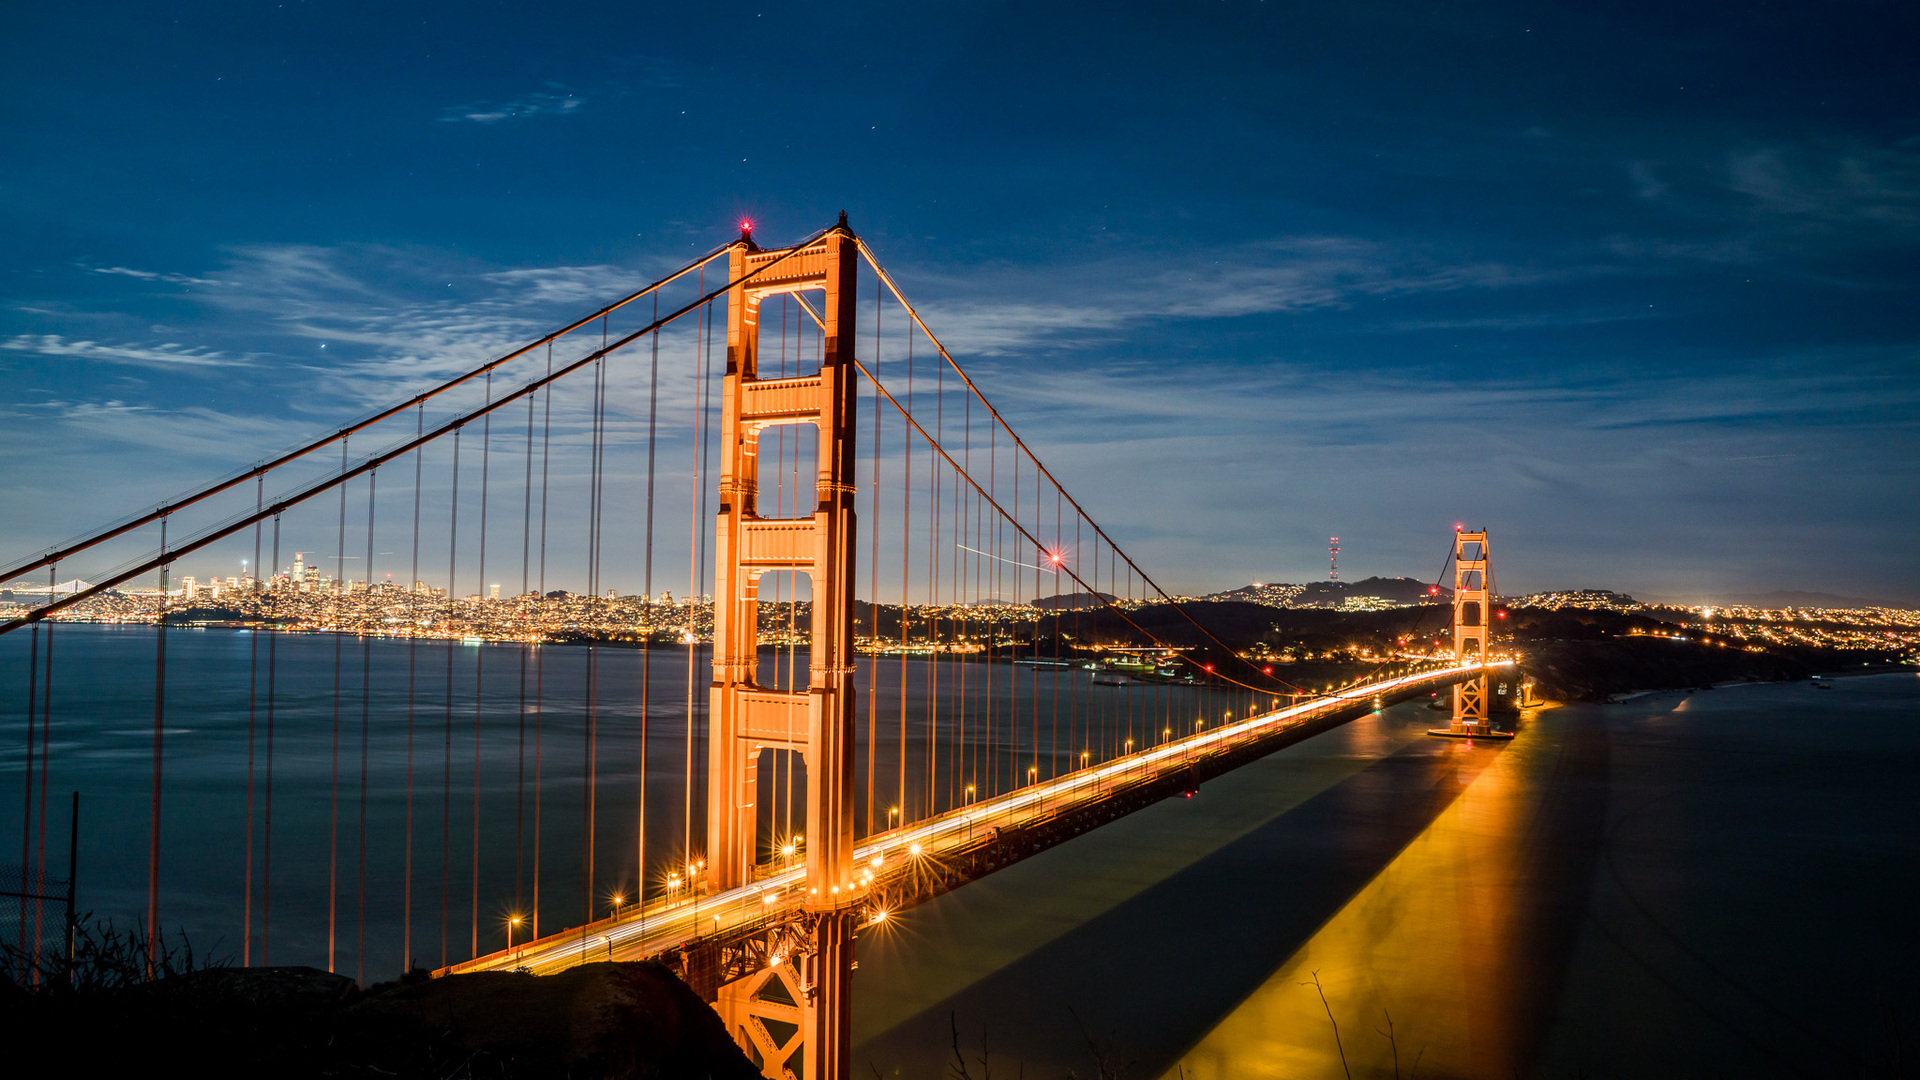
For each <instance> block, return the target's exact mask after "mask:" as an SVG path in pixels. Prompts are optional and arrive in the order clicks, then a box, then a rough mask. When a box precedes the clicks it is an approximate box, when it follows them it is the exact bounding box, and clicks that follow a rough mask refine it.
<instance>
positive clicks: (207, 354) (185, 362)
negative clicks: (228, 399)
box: [0, 334, 255, 369]
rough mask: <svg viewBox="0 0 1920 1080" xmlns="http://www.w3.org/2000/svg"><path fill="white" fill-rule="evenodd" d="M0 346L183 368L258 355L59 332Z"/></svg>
mask: <svg viewBox="0 0 1920 1080" xmlns="http://www.w3.org/2000/svg"><path fill="white" fill-rule="evenodd" d="M0 349H6V350H8V351H11V352H25V353H35V354H37V355H40V356H57V357H63V358H67V359H74V360H91V361H98V362H101V363H108V364H131V365H133V366H135V367H148V368H162V369H167V368H182V367H209V368H211V367H246V366H249V365H251V364H252V363H253V362H254V360H255V358H254V357H252V356H240V355H236V354H233V353H228V352H221V351H218V350H214V349H206V348H201V347H199V346H190V345H181V344H177V343H175V342H170V341H163V342H155V343H151V344H120V345H112V344H104V343H101V342H98V341H82V340H77V339H73V338H68V337H65V336H63V335H60V334H15V335H14V336H13V337H11V338H8V339H7V340H5V341H0Z"/></svg>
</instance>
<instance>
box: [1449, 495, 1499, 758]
mask: <svg viewBox="0 0 1920 1080" xmlns="http://www.w3.org/2000/svg"><path fill="white" fill-rule="evenodd" d="M1492 599H1493V563H1492V562H1491V560H1490V559H1489V558H1488V552H1487V534H1486V531H1485V530H1482V531H1480V532H1465V531H1462V530H1455V532H1454V534H1453V658H1454V659H1455V660H1456V661H1458V662H1459V663H1462V664H1470V663H1484V662H1485V661H1486V659H1487V644H1488V640H1489V637H1490V634H1491V630H1492V627H1491V623H1492V621H1493V612H1492V603H1491V601H1492ZM1489 730H1490V729H1489V727H1488V725H1487V673H1486V672H1485V671H1484V670H1482V671H1481V672H1480V674H1478V675H1475V676H1474V677H1473V678H1471V679H1467V680H1466V681H1464V682H1459V683H1455V684H1454V687H1453V724H1452V726H1451V732H1452V733H1453V734H1461V735H1484V734H1486V733H1487V732H1488V731H1489Z"/></svg>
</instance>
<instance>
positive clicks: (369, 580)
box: [353, 471, 380, 986]
mask: <svg viewBox="0 0 1920 1080" xmlns="http://www.w3.org/2000/svg"><path fill="white" fill-rule="evenodd" d="M379 475H380V474H379V472H378V471H375V472H370V473H368V474H367V565H366V571H367V577H366V599H367V605H366V606H367V610H369V611H372V610H377V608H375V606H374V604H373V602H372V601H373V509H374V502H373V496H374V486H375V485H374V482H375V478H376V477H378V476H379ZM372 712H373V627H371V626H365V625H363V626H361V627H360V822H359V832H360V837H359V844H358V854H359V869H358V871H357V873H356V875H355V881H356V884H355V888H354V894H355V896H356V897H357V899H358V904H357V911H356V914H355V916H354V944H353V972H354V974H353V981H354V982H357V983H359V984H360V985H362V986H365V985H366V984H367V766H368V763H369V758H368V745H367V744H368V739H369V738H370V736H371V734H372V727H373V724H372V721H373V716H372Z"/></svg>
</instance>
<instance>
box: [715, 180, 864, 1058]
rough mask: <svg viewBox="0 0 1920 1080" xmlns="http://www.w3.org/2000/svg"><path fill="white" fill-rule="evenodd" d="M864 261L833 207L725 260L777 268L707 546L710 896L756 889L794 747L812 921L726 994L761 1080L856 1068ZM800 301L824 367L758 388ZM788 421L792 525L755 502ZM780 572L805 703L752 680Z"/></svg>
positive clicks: (802, 921) (750, 345) (727, 417)
mask: <svg viewBox="0 0 1920 1080" xmlns="http://www.w3.org/2000/svg"><path fill="white" fill-rule="evenodd" d="M857 257H858V255H857V247H856V244H855V241H854V237H853V233H852V231H850V230H849V229H848V228H847V220H846V215H845V214H842V215H841V217H840V224H839V225H838V226H837V227H835V228H833V229H831V230H829V231H828V232H827V233H826V235H824V236H822V237H821V238H820V239H819V240H817V241H815V242H813V243H812V244H810V245H808V246H807V247H805V248H803V249H800V250H798V251H795V250H794V249H787V250H783V251H762V250H760V249H758V248H757V247H755V246H754V244H753V238H752V236H751V235H750V234H743V235H742V236H741V238H740V241H739V242H738V243H736V244H735V245H734V247H733V250H732V253H731V255H730V256H729V259H728V272H729V280H731V281H740V280H741V279H742V278H743V277H745V276H746V275H747V274H749V273H751V272H753V271H754V270H757V269H759V268H761V267H764V266H767V265H768V264H769V263H776V262H777V263H778V265H776V266H772V267H771V268H770V269H768V270H767V271H766V272H765V273H762V274H760V275H759V276H758V277H755V278H754V279H753V280H752V281H751V282H748V283H745V284H741V285H736V286H734V288H733V290H732V292H731V293H730V294H729V295H728V297H727V373H726V379H725V383H724V386H723V389H722V392H721V419H720V439H721V473H720V513H719V520H718V522H717V525H716V532H715V541H714V561H715V574H714V579H715V582H716V585H717V590H716V595H715V603H714V608H713V644H714V652H713V684H712V690H711V712H710V717H711V721H710V733H709V736H708V739H709V757H708V761H709V765H708V770H709V771H708V786H707V792H708V801H707V851H706V862H707V885H708V886H709V887H710V888H712V889H715V890H720V889H730V888H734V887H736V886H740V885H743V884H746V883H747V882H748V881H750V880H751V879H752V877H753V875H754V868H755V866H756V865H757V864H758V862H759V861H760V854H761V852H762V850H763V847H764V845H763V844H762V843H761V838H760V837H759V836H758V835H757V832H756V810H757V806H756V804H757V802H758V799H757V792H756V789H757V787H758V783H757V778H758V773H759V765H760V752H761V751H762V750H763V749H776V750H787V751H797V752H799V753H800V754H801V755H802V761H803V762H804V763H805V769H806V787H807V809H806V813H807V816H806V824H805V829H804V832H803V833H802V835H803V836H804V837H805V847H806V870H807V876H806V885H805V889H806V892H805V904H804V911H803V912H801V913H799V914H798V915H797V916H796V918H795V919H794V920H792V921H790V922H788V923H786V924H784V925H783V926H781V927H779V928H777V932H776V933H775V934H774V935H772V936H771V937H770V938H769V940H768V944H767V948H766V954H765V957H766V959H770V960H773V963H772V964H771V965H770V966H766V967H760V968H759V969H758V970H756V971H753V972H752V973H749V974H746V975H745V977H743V978H739V979H736V980H733V981H732V982H729V983H727V984H726V985H722V986H720V987H719V988H718V996H719V1010H720V1014H721V1016H722V1017H723V1018H724V1019H725V1020H726V1022H727V1026H728V1029H729V1034H731V1035H733V1036H734V1038H735V1039H736V1040H738V1041H739V1042H740V1043H741V1046H742V1048H743V1049H745V1050H746V1051H747V1052H748V1055H749V1056H750V1057H752V1058H754V1059H755V1060H756V1061H757V1062H759V1063H760V1064H761V1068H762V1071H763V1072H765V1074H766V1075H768V1076H770V1077H783V1076H788V1075H791V1076H793V1077H796V1078H798V1080H839V1078H844V1077H846V1076H848V1075H849V1067H850V1061H849V1059H848V1057H847V1055H848V1053H849V1051H850V1050H851V1047H850V1045H849V1041H850V1039H851V1036H852V1025H851V1017H852V1012H851V1007H850V1001H849V990H850V989H851V982H852V968H853V939H852V932H851V931H852V926H851V922H852V913H851V911H850V910H849V908H848V903H849V902H850V901H851V900H852V899H853V892H854V889H853V885H854V881H855V879H854V873H853V839H854V838H853V802H852V799H853V733H854V723H853V719H854V718H853V696H852V694H851V680H852V675H853V657H852V649H853V568H854V564H853V558H854V513H853V496H854V488H853V477H854V456H853V450H854V404H855V401H856V395H857V393H858V383H857V381H856V375H857V370H856V368H855V367H854V364H853V328H854V321H853V320H854V271H855V259H856V258H857ZM809 292H812V293H815V294H817V295H818V296H819V298H820V299H821V302H822V307H821V310H820V315H819V318H820V322H821V331H822V335H823V337H824V339H825V340H824V343H823V345H824V350H823V359H822V360H821V364H820V370H819V372H818V373H817V374H812V375H799V376H794V377H791V378H780V379H763V378H760V377H759V355H760V319H759V315H760V305H761V302H762V301H764V300H765V299H766V298H768V297H770V296H776V295H780V294H783V293H796V294H804V293H809ZM796 424H811V425H813V427H814V429H815V433H816V438H815V440H814V445H815V447H816V451H815V454H816V459H817V469H816V472H815V482H814V496H815V498H814V507H813V511H812V513H810V514H808V515H807V516H805V517H799V518H790V519H775V518H766V517H762V516H761V515H760V513H759V506H758V503H757V497H758V494H759V487H758V463H759V446H760V438H761V435H762V433H763V432H764V431H766V430H767V429H769V428H774V427H779V426H782V425H796ZM780 571H791V572H797V573H804V574H806V575H807V576H808V577H809V578H810V579H811V583H812V588H813V623H812V636H811V638H810V644H809V649H810V660H809V663H808V671H807V689H806V691H805V692H804V693H783V692H780V691H777V690H775V689H773V688H770V687H763V686H761V685H759V684H758V683H757V682H756V681H755V672H756V656H757V652H758V644H759V618H758V611H759V589H760V584H759V583H760V577H761V575H763V574H766V573H769V572H780ZM796 1028H797V1029H798V1030H795V1029H796ZM776 1033H777V1034H776Z"/></svg>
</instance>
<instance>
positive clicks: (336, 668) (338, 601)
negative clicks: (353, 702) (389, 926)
mask: <svg viewBox="0 0 1920 1080" xmlns="http://www.w3.org/2000/svg"><path fill="white" fill-rule="evenodd" d="M340 471H341V472H346V471H347V440H346V439H341V440H340ZM333 552H334V555H333V589H332V591H331V592H330V593H329V594H328V597H327V609H328V616H329V620H328V621H329V622H330V623H331V624H332V628H333V759H332V764H331V766H330V767H329V772H328V774H327V970H328V971H333V970H336V969H335V967H334V953H333V950H334V941H335V936H334V929H335V925H336V923H335V917H336V916H337V914H338V907H339V903H340V888H339V885H340V653H341V650H342V649H343V648H345V645H346V639H345V638H344V637H343V636H342V635H341V633H340V619H341V614H342V610H341V609H342V607H343V600H344V596H343V593H344V590H345V589H346V585H347V485H345V484H341V485H340V531H339V534H338V535H337V536H336V537H335V539H334V549H333Z"/></svg>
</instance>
